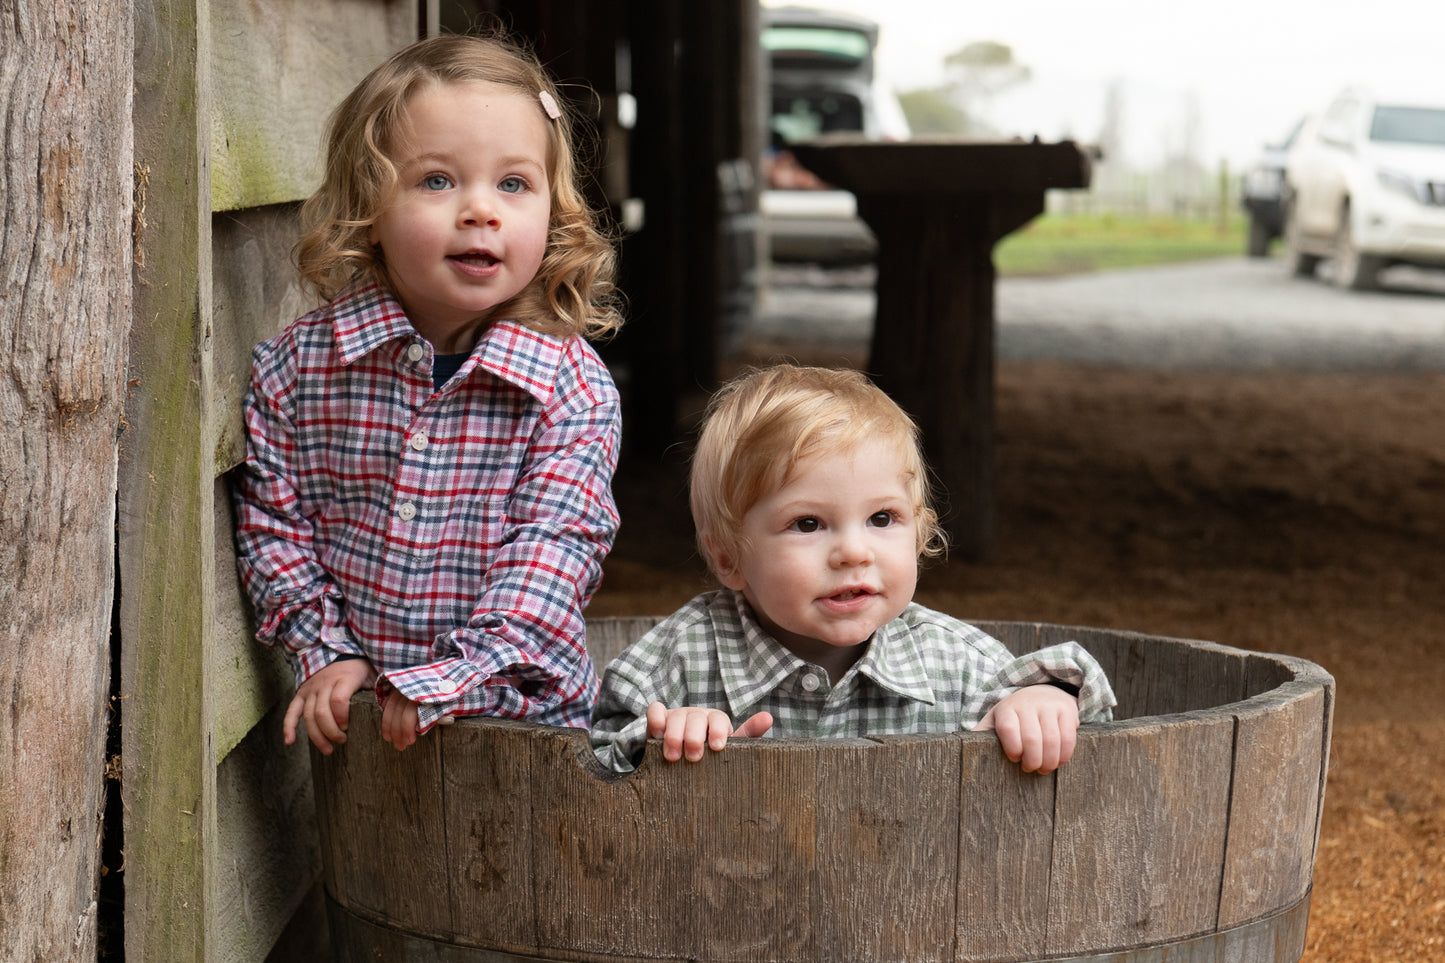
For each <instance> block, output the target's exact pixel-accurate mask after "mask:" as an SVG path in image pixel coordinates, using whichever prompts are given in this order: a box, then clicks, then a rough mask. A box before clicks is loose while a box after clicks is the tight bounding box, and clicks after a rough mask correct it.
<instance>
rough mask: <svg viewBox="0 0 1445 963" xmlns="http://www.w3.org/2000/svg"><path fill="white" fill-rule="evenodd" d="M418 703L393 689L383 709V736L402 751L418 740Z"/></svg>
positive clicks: (398, 750) (397, 749)
mask: <svg viewBox="0 0 1445 963" xmlns="http://www.w3.org/2000/svg"><path fill="white" fill-rule="evenodd" d="M416 722H417V711H416V703H415V702H412V701H411V700H410V699H408V698H407V697H406V696H404V695H402V694H401V693H400V692H397V691H396V690H395V689H393V690H392V691H391V692H389V693H387V696H386V704H385V705H384V706H383V707H382V710H381V738H383V739H385V740H386V741H387V742H389V743H391V744H392V745H393V746H396V751H397V752H401V751H402V750H403V749H405V748H406V747H407V746H409V745H411V744H412V743H413V742H416Z"/></svg>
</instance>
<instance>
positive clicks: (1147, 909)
mask: <svg viewBox="0 0 1445 963" xmlns="http://www.w3.org/2000/svg"><path fill="white" fill-rule="evenodd" d="M1092 736H1093V737H1092V738H1091V739H1090V740H1089V741H1088V743H1087V744H1086V745H1085V751H1084V752H1082V753H1079V754H1077V755H1076V756H1075V757H1074V759H1073V760H1072V761H1071V762H1070V763H1069V764H1068V765H1067V766H1065V767H1064V768H1063V769H1061V770H1059V772H1058V774H1057V785H1058V789H1057V797H1056V801H1055V826H1054V861H1053V871H1052V876H1051V879H1050V883H1049V900H1050V912H1049V939H1048V947H1047V949H1048V951H1049V953H1051V954H1053V955H1066V954H1069V953H1078V952H1081V951H1083V950H1095V951H1097V950H1102V949H1111V948H1120V947H1125V946H1135V945H1141V944H1148V943H1151V942H1159V941H1161V940H1165V939H1172V938H1178V937H1179V936H1181V935H1192V934H1198V933H1206V932H1210V931H1211V930H1213V929H1214V928H1215V925H1216V921H1217V917H1218V905H1219V884H1220V876H1221V872H1222V866H1223V862H1224V846H1225V831H1226V829H1227V827H1228V822H1229V779H1230V767H1231V763H1232V759H1233V741H1234V718H1233V716H1232V715H1231V714H1229V713H1227V712H1224V711H1220V710H1216V711H1213V712H1201V713H1197V714H1193V715H1190V716H1185V717H1178V718H1174V719H1171V720H1169V721H1168V722H1167V723H1163V722H1159V723H1152V722H1151V723H1130V724H1122V725H1120V724H1112V725H1110V726H1108V727H1106V728H1103V729H1101V730H1095V731H1094V732H1093V733H1092Z"/></svg>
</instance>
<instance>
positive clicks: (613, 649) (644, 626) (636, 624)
mask: <svg viewBox="0 0 1445 963" xmlns="http://www.w3.org/2000/svg"><path fill="white" fill-rule="evenodd" d="M661 620H662V616H655V615H644V616H638V617H635V618H607V619H591V620H589V621H588V622H587V654H588V655H590V656H592V661H593V662H594V663H596V665H597V672H598V674H601V672H602V670H603V669H605V668H606V667H607V663H609V662H611V661H612V660H613V659H615V658H617V656H618V655H620V654H621V653H622V650H623V649H625V648H627V647H628V646H629V645H631V644H632V643H634V642H636V641H637V640H638V639H640V638H642V636H643V635H644V634H645V633H646V632H647V631H648V630H649V629H651V628H652V627H653V626H654V625H656V624H657V623H658V622H660V621H661Z"/></svg>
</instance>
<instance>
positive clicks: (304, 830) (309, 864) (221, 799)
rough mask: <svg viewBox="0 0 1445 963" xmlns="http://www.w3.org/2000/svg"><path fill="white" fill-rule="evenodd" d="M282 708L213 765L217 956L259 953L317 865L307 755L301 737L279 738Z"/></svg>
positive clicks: (225, 961) (248, 961)
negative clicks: (296, 739)
mask: <svg viewBox="0 0 1445 963" xmlns="http://www.w3.org/2000/svg"><path fill="white" fill-rule="evenodd" d="M284 714H285V712H284V709H283V708H282V707H277V709H276V710H275V711H273V712H272V713H271V714H270V715H269V716H268V717H267V718H266V720H265V721H264V722H263V723H262V724H261V725H258V726H256V727H255V728H254V729H252V730H251V733H250V735H248V736H247V737H246V739H245V740H243V741H242V742H241V743H240V745H238V746H236V747H235V749H234V750H233V751H232V752H231V753H230V754H229V755H227V756H226V758H225V760H224V761H223V762H221V763H220V765H219V766H218V767H217V771H216V805H217V812H216V905H215V921H214V926H215V927H216V935H215V939H214V945H215V946H216V948H217V953H218V955H217V956H216V957H214V959H215V960H216V961H217V963H253V961H257V960H264V959H266V958H267V956H268V955H269V954H270V952H271V948H272V947H273V946H274V945H275V944H276V941H277V939H278V938H279V937H280V936H281V934H282V933H283V932H284V931H285V929H286V926H287V923H288V922H289V921H290V919H291V915H292V913H293V912H295V910H296V907H297V905H298V904H300V903H301V902H302V901H303V900H304V899H305V898H306V897H307V895H308V893H310V891H311V889H312V887H313V885H314V883H315V880H316V878H317V876H318V875H319V874H320V872H321V849H320V844H319V843H318V841H317V836H316V809H315V801H314V799H313V798H312V784H311V766H310V760H309V758H308V756H307V752H306V747H305V745H303V744H301V743H298V744H296V745H292V746H285V745H283V744H282V741H281V719H282V717H283V716H284ZM208 963H209V961H208Z"/></svg>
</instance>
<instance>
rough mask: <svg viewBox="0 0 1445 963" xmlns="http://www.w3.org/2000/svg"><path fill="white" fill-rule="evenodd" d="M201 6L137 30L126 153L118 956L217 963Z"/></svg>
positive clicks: (176, 8) (155, 17) (178, 0)
mask: <svg viewBox="0 0 1445 963" xmlns="http://www.w3.org/2000/svg"><path fill="white" fill-rule="evenodd" d="M209 31H210V5H209V4H207V3H204V2H197V0H153V2H148V3H143V4H142V5H141V9H139V10H138V11H137V18H136V45H135V49H136V61H135V74H136V78H135V83H136V103H135V152H136V164H137V166H138V169H139V170H140V171H142V172H143V175H144V179H145V183H146V188H145V195H144V197H145V202H144V204H145V208H144V210H145V224H146V227H145V231H144V234H143V235H142V236H141V237H140V238H139V240H138V243H137V250H136V276H135V328H134V332H133V337H132V341H131V353H130V374H131V376H132V378H133V379H134V381H133V385H132V389H131V392H130V398H129V402H128V406H127V412H126V419H127V421H128V422H129V425H130V428H129V431H128V433H127V436H126V441H125V453H126V457H125V459H124V464H123V467H122V474H121V486H120V501H119V511H120V526H119V539H120V569H121V584H122V587H123V589H124V590H123V591H122V593H121V600H120V625H121V633H122V637H123V638H124V639H125V640H126V642H125V645H124V646H123V648H122V659H121V686H122V691H123V692H124V694H125V696H126V697H127V698H126V703H125V743H124V750H123V759H124V769H123V781H122V786H123V789H124V792H123V794H122V798H123V799H124V801H125V842H126V855H127V860H126V875H125V891H126V900H125V902H126V906H125V912H126V922H127V926H126V955H127V956H132V955H134V956H135V957H136V958H137V959H142V958H157V959H159V958H165V959H169V960H175V961H178V963H179V961H184V960H195V961H198V963H199V961H202V960H206V959H214V958H215V956H214V955H213V954H212V953H210V952H208V947H207V945H206V936H207V927H206V925H205V921H206V913H207V907H208V905H209V904H210V902H211V901H212V899H213V898H214V886H213V881H214V878H215V866H214V861H213V860H210V859H207V858H205V857H206V854H208V853H210V852H211V851H212V850H213V849H214V840H215V835H216V806H215V780H214V778H212V774H211V771H210V770H211V757H210V752H209V750H208V746H207V742H208V738H209V734H210V732H211V728H212V726H211V721H210V719H209V718H208V713H209V712H210V711H211V710H210V704H209V702H208V700H207V699H206V698H205V694H206V692H207V675H208V673H207V669H208V660H207V658H206V650H205V643H206V639H207V629H208V626H209V624H210V622H211V620H212V608H213V606H212V601H213V599H212V586H213V585H214V583H215V574H214V572H215V569H214V566H215V563H214V556H215V552H214V547H213V526H212V521H211V492H212V488H213V478H214V475H215V471H214V467H213V458H214V456H213V448H212V446H211V444H210V443H209V438H208V437H207V434H206V432H205V430H204V429H205V424H204V420H203V419H204V399H205V393H206V390H207V387H208V385H209V380H210V337H209V335H210V329H209V322H210V314H211V311H210V306H211V285H210V265H211V181H210V170H209V166H210V165H209V160H210V157H209V148H210V143H209V134H210V116H211V114H210V85H209V83H208V82H207V74H208V73H209V68H210V57H209V56H208V53H209V42H210V40H209Z"/></svg>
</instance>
